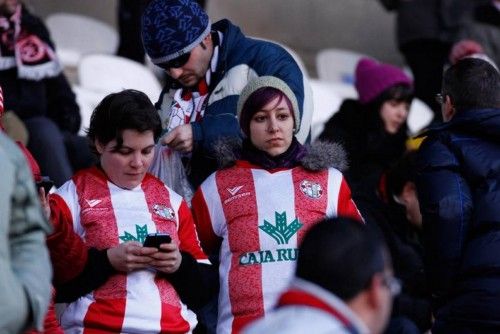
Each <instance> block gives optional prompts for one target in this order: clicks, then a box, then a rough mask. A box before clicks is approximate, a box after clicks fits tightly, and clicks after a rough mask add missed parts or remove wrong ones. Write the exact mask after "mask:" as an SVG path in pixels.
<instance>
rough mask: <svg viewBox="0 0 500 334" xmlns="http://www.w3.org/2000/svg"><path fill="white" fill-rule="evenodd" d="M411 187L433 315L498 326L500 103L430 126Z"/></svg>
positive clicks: (499, 321) (499, 280)
mask: <svg viewBox="0 0 500 334" xmlns="http://www.w3.org/2000/svg"><path fill="white" fill-rule="evenodd" d="M417 189H418V195H419V200H420V208H421V210H422V216H423V224H424V235H425V240H426V245H425V246H426V253H427V256H426V258H427V263H426V267H427V270H428V277H429V284H430V287H431V290H432V293H433V297H434V301H435V316H436V319H438V320H440V319H441V320H443V321H450V322H455V323H457V322H462V323H464V324H466V323H468V324H469V325H472V326H473V328H477V327H475V326H476V325H477V324H482V325H485V324H488V325H491V326H498V328H497V327H495V328H497V329H499V330H500V311H499V308H498V307H499V305H500V109H477V110H466V111H463V112H460V113H457V114H456V115H455V116H454V117H453V119H452V120H451V121H450V122H448V123H445V124H443V125H441V126H440V127H438V128H435V129H433V130H430V131H429V132H428V137H427V139H426V140H425V141H424V143H423V144H422V147H421V148H420V152H419V159H418V178H417ZM474 324H476V325H474Z"/></svg>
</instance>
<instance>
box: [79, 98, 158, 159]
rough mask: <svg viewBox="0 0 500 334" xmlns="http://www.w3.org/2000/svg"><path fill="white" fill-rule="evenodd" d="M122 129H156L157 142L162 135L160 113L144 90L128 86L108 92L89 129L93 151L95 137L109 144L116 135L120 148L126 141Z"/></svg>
mask: <svg viewBox="0 0 500 334" xmlns="http://www.w3.org/2000/svg"><path fill="white" fill-rule="evenodd" d="M123 130H136V131H138V132H141V133H142V132H145V131H153V136H154V140H155V142H156V141H157V140H158V138H159V137H160V134H161V121H160V116H159V115H158V112H157V111H156V109H155V107H154V106H153V104H152V103H151V101H150V100H149V98H148V97H147V95H146V94H144V93H143V92H140V91H137V90H133V89H126V90H123V91H121V92H118V93H112V94H109V95H107V96H106V97H105V98H104V99H103V100H102V101H101V102H100V103H99V105H98V106H97V107H96V108H95V109H94V111H93V113H92V117H91V118H90V126H89V128H88V130H87V137H88V138H89V141H90V146H91V148H92V150H93V151H94V153H97V151H96V148H95V144H94V142H95V140H97V141H98V142H99V143H101V144H103V145H106V144H108V143H109V142H110V141H112V140H115V139H116V143H117V146H116V148H117V149H119V148H120V147H121V146H122V145H123V137H122V134H123Z"/></svg>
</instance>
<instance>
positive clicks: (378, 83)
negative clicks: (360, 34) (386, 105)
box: [355, 58, 412, 104]
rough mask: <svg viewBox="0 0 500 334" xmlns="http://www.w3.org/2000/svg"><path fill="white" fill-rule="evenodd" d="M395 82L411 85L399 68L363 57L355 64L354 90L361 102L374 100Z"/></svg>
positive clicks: (395, 83)
mask: <svg viewBox="0 0 500 334" xmlns="http://www.w3.org/2000/svg"><path fill="white" fill-rule="evenodd" d="M397 84H406V85H408V86H411V85H412V81H411V79H410V78H409V77H408V76H407V75H406V73H404V72H403V71H402V70H401V69H400V68H398V67H396V66H393V65H389V64H383V63H379V62H377V61H376V60H375V59H371V58H363V59H361V60H360V61H359V62H358V65H357V66H356V82H355V86H356V90H357V91H358V96H359V101H360V102H361V103H363V104H366V103H369V102H371V101H373V100H375V99H376V98H377V97H378V96H379V95H380V94H382V93H383V92H384V91H385V90H386V89H388V88H390V87H392V86H395V85H397Z"/></svg>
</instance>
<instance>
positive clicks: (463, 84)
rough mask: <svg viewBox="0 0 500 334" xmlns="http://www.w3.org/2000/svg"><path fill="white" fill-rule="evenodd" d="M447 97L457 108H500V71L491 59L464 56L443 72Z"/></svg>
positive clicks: (444, 91)
mask: <svg viewBox="0 0 500 334" xmlns="http://www.w3.org/2000/svg"><path fill="white" fill-rule="evenodd" d="M441 93H442V94H443V96H449V97H450V99H451V102H452V103H453V106H454V107H455V110H456V111H457V112H460V111H462V110H467V109H474V108H481V109H484V108H499V107H500V73H499V72H498V71H497V70H496V69H495V68H494V67H493V66H492V65H491V64H490V63H488V62H487V61H485V60H482V59H477V58H464V59H462V60H460V61H459V62H457V63H456V64H455V65H453V66H451V67H450V68H448V69H447V70H446V71H445V72H444V75H443V88H442V92H441Z"/></svg>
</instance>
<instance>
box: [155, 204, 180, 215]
mask: <svg viewBox="0 0 500 334" xmlns="http://www.w3.org/2000/svg"><path fill="white" fill-rule="evenodd" d="M153 210H154V212H155V213H156V214H157V215H158V216H160V217H163V218H165V219H175V212H174V210H172V208H169V207H167V206H165V205H163V204H155V205H153Z"/></svg>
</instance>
